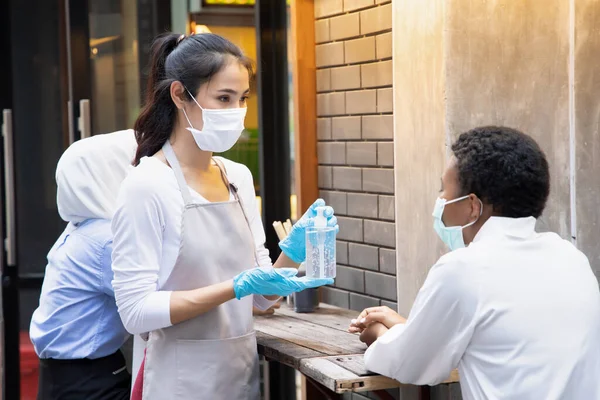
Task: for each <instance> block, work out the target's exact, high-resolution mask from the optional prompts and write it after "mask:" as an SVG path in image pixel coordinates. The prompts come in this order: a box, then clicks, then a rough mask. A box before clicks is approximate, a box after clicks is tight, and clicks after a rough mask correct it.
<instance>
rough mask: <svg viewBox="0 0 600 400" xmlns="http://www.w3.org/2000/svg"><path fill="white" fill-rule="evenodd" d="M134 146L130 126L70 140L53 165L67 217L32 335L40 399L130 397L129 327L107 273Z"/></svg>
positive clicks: (51, 260)
mask: <svg viewBox="0 0 600 400" xmlns="http://www.w3.org/2000/svg"><path fill="white" fill-rule="evenodd" d="M135 149H136V142H135V138H134V134H133V131H132V130H128V131H121V132H115V133H111V134H106V135H98V136H94V137H91V138H88V139H83V140H80V141H78V142H76V143H75V144H73V145H72V146H70V147H69V148H68V149H67V150H66V151H65V153H64V154H63V156H62V157H61V159H60V161H59V163H58V166H57V170H56V181H57V205H58V210H59V213H60V215H61V218H62V219H63V220H65V221H66V222H68V225H67V227H66V229H65V231H64V232H63V233H62V234H61V236H60V237H59V238H58V240H57V241H56V243H55V244H54V246H53V247H52V249H51V250H50V252H49V253H48V264H47V267H46V274H45V278H44V283H43V286H42V293H41V297H40V305H39V307H38V308H37V310H35V312H34V314H33V317H32V321H31V326H30V337H31V341H32V343H33V345H34V348H35V351H36V353H37V355H38V357H39V358H40V378H39V388H38V400H50V399H52V400H54V399H61V400H62V399H66V400H69V399H86V400H96V399H97V400H104V399H107V400H108V399H111V400H113V399H116V400H118V399H129V395H130V390H131V376H130V374H129V372H128V371H127V368H126V364H125V358H124V357H123V354H122V353H121V352H120V351H119V349H120V348H121V346H122V345H123V344H124V343H125V341H126V340H127V338H128V337H129V334H128V333H127V331H126V330H125V328H124V326H123V323H122V322H121V319H120V316H119V313H118V311H117V305H116V303H115V297H114V292H113V288H112V285H111V281H112V279H113V273H112V268H111V254H112V232H111V226H110V225H111V219H112V215H113V213H114V208H115V201H116V197H117V193H118V189H119V186H120V184H121V182H122V181H123V179H124V178H125V176H126V175H127V173H128V172H129V170H130V169H131V168H132V167H131V161H132V160H133V157H134V153H135Z"/></svg>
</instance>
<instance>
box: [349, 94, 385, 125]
mask: <svg viewBox="0 0 600 400" xmlns="http://www.w3.org/2000/svg"><path fill="white" fill-rule="evenodd" d="M376 112H377V91H376V90H357V91H354V92H346V113H347V114H373V113H376ZM363 126H364V124H363Z"/></svg>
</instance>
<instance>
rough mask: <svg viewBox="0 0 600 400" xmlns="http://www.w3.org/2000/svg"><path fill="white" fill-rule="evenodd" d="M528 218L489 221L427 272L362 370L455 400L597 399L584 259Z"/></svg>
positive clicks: (593, 302)
mask: <svg viewBox="0 0 600 400" xmlns="http://www.w3.org/2000/svg"><path fill="white" fill-rule="evenodd" d="M535 223H536V220H535V219H534V218H521V219H513V218H498V217H492V218H490V219H489V220H488V221H487V222H486V223H485V224H484V226H483V227H482V228H481V230H480V231H479V233H478V234H477V236H476V238H475V240H474V241H473V243H471V245H469V247H467V248H464V249H459V250H456V251H453V252H450V253H448V254H446V255H444V256H443V257H442V258H440V260H439V261H438V262H437V263H436V264H435V265H434V266H433V267H432V268H431V270H430V271H429V275H428V276H427V279H426V280H425V283H424V284H423V287H422V288H421V290H420V291H419V294H418V295H417V298H416V300H415V303H414V305H413V308H412V310H411V312H410V315H409V317H408V320H407V322H406V324H400V325H396V326H394V327H393V328H392V329H390V330H389V331H388V332H387V333H386V334H384V335H383V336H382V337H380V338H379V339H378V340H377V341H376V342H375V343H374V344H372V345H371V347H370V348H369V349H368V350H367V352H366V354H365V363H366V366H367V368H368V369H370V370H372V371H374V372H377V373H380V374H383V375H387V376H390V377H393V378H394V379H397V380H399V381H400V382H403V383H412V384H419V385H434V384H437V383H440V382H442V381H444V380H445V379H447V378H448V377H449V375H450V372H451V371H452V370H453V369H454V368H458V370H459V374H460V384H461V389H462V395H463V398H464V399H519V400H521V399H544V400H551V399H574V400H578V399H586V400H587V399H600V293H599V290H598V282H597V280H596V277H595V276H594V274H593V272H592V270H591V268H590V264H589V262H588V259H587V257H586V256H585V255H584V254H583V253H581V252H580V251H579V250H577V249H576V248H575V247H574V246H573V245H572V244H571V243H569V242H567V241H565V240H563V239H561V238H560V237H559V236H558V235H556V234H554V233H536V232H535Z"/></svg>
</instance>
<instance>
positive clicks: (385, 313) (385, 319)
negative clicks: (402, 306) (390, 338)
mask: <svg viewBox="0 0 600 400" xmlns="http://www.w3.org/2000/svg"><path fill="white" fill-rule="evenodd" d="M374 322H379V323H381V324H383V325H384V326H385V327H386V328H388V329H390V328H391V327H392V326H394V325H397V324H404V323H405V322H406V318H404V317H403V316H401V315H400V314H398V313H397V312H396V311H394V310H392V309H391V308H389V307H385V306H383V307H370V308H366V309H364V310H363V311H362V312H361V313H360V314H359V315H358V317H357V318H356V319H353V320H352V321H350V327H349V328H348V332H350V333H361V332H362V331H363V330H364V329H365V328H367V327H368V326H369V325H371V324H372V323H374Z"/></svg>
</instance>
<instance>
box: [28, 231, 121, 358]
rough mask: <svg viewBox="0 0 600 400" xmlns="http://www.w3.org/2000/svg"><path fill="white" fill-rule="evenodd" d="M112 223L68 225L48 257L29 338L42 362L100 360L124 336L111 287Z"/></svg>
mask: <svg viewBox="0 0 600 400" xmlns="http://www.w3.org/2000/svg"><path fill="white" fill-rule="evenodd" d="M111 252H112V235H111V231H110V221H107V220H88V221H86V222H84V223H82V224H80V225H79V226H77V227H75V226H74V225H72V224H70V225H69V226H68V227H67V229H66V230H65V232H64V233H63V235H61V237H60V238H59V240H58V241H57V242H56V244H55V245H54V246H53V247H52V249H51V250H50V252H49V253H48V265H47V266H46V274H45V277H44V283H43V285H42V293H41V296H40V304H39V307H38V308H37V309H36V310H35V312H34V313H33V317H32V320H31V326H30V337H31V341H32V343H33V345H34V348H35V350H36V353H37V354H38V356H39V357H40V358H55V359H62V360H65V359H67V360H69V359H82V358H99V357H105V356H107V355H110V354H113V353H114V352H116V351H117V350H118V349H119V348H120V347H121V346H122V345H123V343H124V342H125V340H126V339H127V337H128V334H127V332H126V331H125V328H124V327H123V323H122V322H121V319H120V317H119V314H118V312H117V306H116V303H115V298H114V293H113V289H112V285H111V280H112V269H111Z"/></svg>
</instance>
